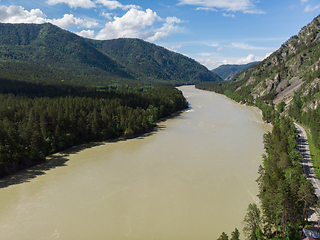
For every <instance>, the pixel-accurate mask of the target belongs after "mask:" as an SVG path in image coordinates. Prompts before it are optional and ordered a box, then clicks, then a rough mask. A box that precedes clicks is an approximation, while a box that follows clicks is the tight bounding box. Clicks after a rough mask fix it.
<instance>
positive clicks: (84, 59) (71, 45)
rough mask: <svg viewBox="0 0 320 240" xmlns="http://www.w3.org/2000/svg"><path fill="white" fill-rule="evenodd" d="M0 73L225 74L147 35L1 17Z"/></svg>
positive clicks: (144, 77)
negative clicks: (101, 34)
mask: <svg viewBox="0 0 320 240" xmlns="http://www.w3.org/2000/svg"><path fill="white" fill-rule="evenodd" d="M0 77H1V78H5V79H10V80H26V81H31V82H36V83H37V82H39V83H47V84H48V83H50V84H57V83H61V82H64V83H66V84H69V85H78V86H79V85H86V86H95V87H100V86H102V87H105V86H110V85H118V86H121V85H130V86H133V87H136V86H145V85H151V84H159V83H161V84H166V85H173V86H174V85H182V84H196V83H198V82H202V81H220V80H222V79H221V78H220V77H219V76H218V75H216V74H214V73H212V72H211V71H209V70H208V69H207V68H206V67H204V66H202V65H201V64H199V63H198V62H196V61H195V60H193V59H191V58H188V57H186V56H183V55H181V54H178V53H175V52H172V51H169V50H167V49H165V48H163V47H160V46H157V45H155V44H152V43H148V42H146V41H143V40H139V39H115V40H106V41H98V40H91V39H86V38H83V37H80V36H78V35H76V34H74V33H71V32H68V31H66V30H63V29H61V28H59V27H57V26H54V25H52V24H50V23H45V24H5V23H0Z"/></svg>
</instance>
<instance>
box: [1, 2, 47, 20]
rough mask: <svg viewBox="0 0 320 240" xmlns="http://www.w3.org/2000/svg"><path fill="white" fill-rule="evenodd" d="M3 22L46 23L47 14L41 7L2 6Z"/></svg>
mask: <svg viewBox="0 0 320 240" xmlns="http://www.w3.org/2000/svg"><path fill="white" fill-rule="evenodd" d="M0 22H2V23H45V22H46V15H45V14H44V13H43V12H42V11H41V10H40V9H32V10H30V12H29V11H27V10H25V9H24V8H23V7H21V6H13V5H11V6H9V7H6V6H0Z"/></svg>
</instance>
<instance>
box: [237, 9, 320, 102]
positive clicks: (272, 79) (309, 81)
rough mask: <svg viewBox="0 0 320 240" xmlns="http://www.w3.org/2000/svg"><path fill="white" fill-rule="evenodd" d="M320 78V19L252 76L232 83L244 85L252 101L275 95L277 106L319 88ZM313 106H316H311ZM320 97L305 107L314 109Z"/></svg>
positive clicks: (270, 57) (271, 57)
mask: <svg viewBox="0 0 320 240" xmlns="http://www.w3.org/2000/svg"><path fill="white" fill-rule="evenodd" d="M318 77H320V15H319V16H318V17H316V18H315V19H314V20H313V21H312V22H311V23H310V24H308V25H307V26H305V27H303V28H302V29H301V31H300V32H299V34H298V35H296V36H293V37H291V38H290V39H289V40H288V41H287V42H285V43H284V44H283V45H282V46H281V47H280V48H279V49H278V50H277V51H275V52H274V53H273V54H271V55H270V56H269V57H268V58H267V59H265V60H264V61H262V62H261V63H259V64H258V65H257V66H256V68H255V69H254V70H253V71H252V72H251V73H250V76H249V77H248V76H245V75H244V74H240V75H239V76H237V77H236V78H235V79H234V80H233V81H243V80H244V78H246V80H245V82H244V83H243V85H242V86H241V87H240V88H243V87H248V88H251V95H252V97H253V99H256V98H257V97H264V96H267V95H272V96H273V97H272V98H273V99H274V102H275V104H277V103H279V102H280V101H285V102H287V103H289V102H290V101H291V99H292V97H293V95H294V92H298V94H300V95H301V97H303V96H306V93H309V92H312V91H314V90H313V89H315V88H317V87H318V85H319V84H320V83H319V78H318ZM311 102H313V103H312V104H311ZM319 102H320V96H319V97H318V96H317V95H315V96H313V97H312V98H311V99H310V103H306V104H305V106H306V107H311V108H315V107H317V106H318V104H319Z"/></svg>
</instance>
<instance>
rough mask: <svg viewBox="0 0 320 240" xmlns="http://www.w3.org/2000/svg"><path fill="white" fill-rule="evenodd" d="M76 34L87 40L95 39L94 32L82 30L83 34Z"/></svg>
mask: <svg viewBox="0 0 320 240" xmlns="http://www.w3.org/2000/svg"><path fill="white" fill-rule="evenodd" d="M76 34H78V35H79V36H81V37H85V38H94V35H95V33H94V31H93V30H82V31H81V32H77V33H76Z"/></svg>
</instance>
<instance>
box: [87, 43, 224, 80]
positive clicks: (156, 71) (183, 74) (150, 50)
mask: <svg viewBox="0 0 320 240" xmlns="http://www.w3.org/2000/svg"><path fill="white" fill-rule="evenodd" d="M91 43H92V45H93V46H95V47H96V48H97V49H99V50H101V51H102V52H104V53H106V54H108V55H109V56H112V57H113V58H114V59H116V60H117V61H118V62H120V63H121V64H122V65H124V66H126V69H127V70H128V71H129V72H130V73H133V75H134V76H136V77H137V78H138V79H141V78H148V79H150V80H151V81H152V80H154V79H162V80H164V81H175V80H179V83H180V84H193V83H195V82H204V81H221V80H222V79H221V78H220V77H219V76H218V75H216V74H212V73H211V72H210V71H208V69H207V68H206V67H204V66H203V65H201V64H199V63H197V62H196V61H195V60H193V59H191V58H188V57H186V56H183V55H181V54H178V53H175V52H171V51H169V50H167V49H165V48H163V47H159V46H157V45H155V44H151V43H147V42H145V41H143V40H140V39H130V38H121V39H115V40H108V41H93V40H92V41H91Z"/></svg>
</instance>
